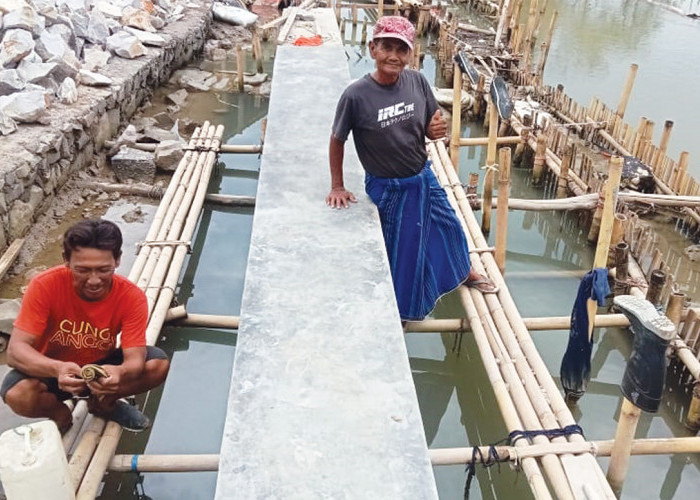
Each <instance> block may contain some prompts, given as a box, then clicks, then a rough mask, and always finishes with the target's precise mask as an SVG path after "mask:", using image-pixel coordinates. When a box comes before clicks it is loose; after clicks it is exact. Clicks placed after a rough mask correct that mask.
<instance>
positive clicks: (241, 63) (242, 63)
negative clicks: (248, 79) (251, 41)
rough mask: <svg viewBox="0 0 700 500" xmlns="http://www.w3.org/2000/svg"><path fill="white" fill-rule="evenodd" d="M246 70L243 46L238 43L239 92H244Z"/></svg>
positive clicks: (237, 78) (237, 70) (237, 69)
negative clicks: (244, 73)
mask: <svg viewBox="0 0 700 500" xmlns="http://www.w3.org/2000/svg"><path fill="white" fill-rule="evenodd" d="M244 71H245V59H244V58H243V47H241V46H240V45H236V72H237V74H236V87H237V88H238V91H239V92H243V72H244Z"/></svg>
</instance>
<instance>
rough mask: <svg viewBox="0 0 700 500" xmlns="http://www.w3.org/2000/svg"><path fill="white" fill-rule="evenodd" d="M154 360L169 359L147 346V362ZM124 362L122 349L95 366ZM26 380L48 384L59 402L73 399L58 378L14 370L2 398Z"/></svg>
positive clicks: (0, 393) (0, 394)
mask: <svg viewBox="0 0 700 500" xmlns="http://www.w3.org/2000/svg"><path fill="white" fill-rule="evenodd" d="M152 359H168V355H167V354H165V351H163V349H161V348H159V347H154V346H150V345H149V346H146V361H150V360H152ZM123 362H124V353H123V352H122V350H121V349H117V350H116V351H114V352H113V353H112V354H110V355H109V356H107V357H106V358H104V359H102V360H100V361H96V362H95V364H98V365H121V364H122V363H123ZM25 378H37V379H38V380H41V381H42V382H43V383H45V384H46V387H48V388H49V392H50V393H52V394H55V395H56V397H57V398H58V400H59V401H65V400H66V399H70V398H72V397H73V394H71V393H70V392H65V391H62V390H61V389H59V388H58V379H56V378H51V377H31V376H30V375H27V374H26V373H22V372H21V371H19V370H15V369H12V370H10V371H9V372H8V373H7V375H5V378H4V379H3V380H2V386H0V397H1V398H2V400H3V401H5V395H6V394H7V391H9V390H10V389H12V388H13V387H14V386H15V385H16V384H17V382H19V381H21V380H24V379H25Z"/></svg>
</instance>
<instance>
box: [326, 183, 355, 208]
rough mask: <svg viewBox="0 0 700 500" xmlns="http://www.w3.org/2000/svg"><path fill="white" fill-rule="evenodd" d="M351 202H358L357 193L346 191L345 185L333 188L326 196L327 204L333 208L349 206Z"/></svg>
mask: <svg viewBox="0 0 700 500" xmlns="http://www.w3.org/2000/svg"><path fill="white" fill-rule="evenodd" d="M350 203H357V199H356V198H355V195H354V194H352V193H351V192H350V191H346V189H345V188H344V187H339V188H333V189H331V192H330V193H329V194H328V196H326V205H328V206H329V207H331V208H341V207H343V208H348V207H349V206H350Z"/></svg>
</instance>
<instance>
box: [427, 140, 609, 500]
mask: <svg viewBox="0 0 700 500" xmlns="http://www.w3.org/2000/svg"><path fill="white" fill-rule="evenodd" d="M437 147H438V151H439V153H440V156H441V157H443V158H445V160H446V161H443V165H445V168H446V169H447V173H448V176H449V179H450V183H452V182H453V180H454V179H455V178H457V177H456V173H455V172H454V168H453V167H452V166H451V165H450V164H449V157H448V155H447V152H446V150H445V147H444V145H443V144H440V143H438V144H437ZM457 179H458V178H457ZM452 190H453V191H455V192H456V193H458V203H459V207H460V211H461V213H462V214H464V220H465V222H466V224H467V226H468V228H469V232H468V242H469V244H470V245H474V246H477V247H480V246H486V241H485V238H484V235H483V234H482V232H481V231H480V230H479V228H478V223H477V221H476V218H475V217H474V215H473V213H472V210H471V208H470V206H469V203H468V200H467V198H466V195H465V194H464V189H463V187H462V185H461V184H459V183H458V184H452ZM482 262H483V266H484V267H485V268H486V271H487V272H488V275H489V276H490V277H491V279H492V280H493V281H494V283H495V284H496V285H497V286H498V287H499V288H500V291H499V292H498V295H497V296H495V295H487V296H486V297H485V300H486V301H487V302H488V303H489V305H490V306H491V307H493V309H495V310H497V311H499V316H500V315H501V314H502V315H505V317H506V318H507V322H508V323H509V325H510V326H509V327H508V328H504V331H509V330H511V328H512V331H513V333H514V334H515V339H514V344H513V343H511V344H510V346H511V347H513V348H517V349H521V350H522V352H523V354H524V355H525V357H526V358H527V364H529V365H530V368H529V369H530V370H531V374H532V373H534V375H535V377H536V379H537V382H538V383H539V386H540V388H541V390H543V391H544V393H545V394H546V398H547V401H548V403H549V405H550V406H551V408H552V411H553V412H554V415H555V416H556V420H557V421H558V423H559V425H560V426H562V427H564V426H567V425H573V424H575V420H574V418H573V416H572V415H571V411H570V410H569V408H568V407H567V405H566V403H565V402H564V399H563V397H562V395H561V393H560V392H559V389H558V387H557V386H556V384H555V382H554V380H553V379H552V377H551V375H550V374H549V369H548V367H547V365H546V364H545V363H544V361H543V360H542V358H541V356H540V354H539V352H538V350H537V347H536V346H535V344H534V342H533V341H532V338H531V337H530V335H529V333H528V331H527V329H526V327H525V324H524V322H523V320H522V318H521V317H520V315H519V313H518V311H517V307H516V306H515V303H514V301H513V298H512V297H511V295H510V293H509V291H508V289H507V286H506V283H505V281H504V280H503V277H502V276H501V274H500V273H499V271H498V266H497V265H496V263H495V260H494V258H493V256H492V255H491V254H488V253H486V254H483V255H482V256H481V260H480V261H477V262H476V263H475V264H478V267H477V271H479V270H480V269H479V267H480V266H481V263H482ZM501 324H502V322H501ZM499 328H500V326H499ZM511 359H515V357H514V356H511ZM516 365H517V363H516ZM518 368H521V367H518ZM522 368H524V367H522ZM519 373H520V372H519ZM523 376H526V373H525V372H523ZM568 440H570V441H573V442H581V441H583V437H582V436H580V435H571V436H569V437H568ZM584 459H585V460H586V462H585V463H584V464H582V465H583V466H584V467H590V470H591V471H592V472H593V473H594V474H595V477H596V478H597V479H598V481H597V484H598V485H599V487H600V491H601V494H602V495H603V496H605V497H606V498H613V497H614V495H613V494H612V491H610V490H609V487H608V486H607V484H605V480H604V475H603V473H602V470H600V468H599V466H598V465H597V464H596V463H595V460H594V459H593V457H592V456H590V455H586V456H584Z"/></svg>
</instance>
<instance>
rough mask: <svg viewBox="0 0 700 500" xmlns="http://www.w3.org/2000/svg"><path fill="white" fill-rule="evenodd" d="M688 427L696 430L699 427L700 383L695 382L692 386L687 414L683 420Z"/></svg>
mask: <svg viewBox="0 0 700 500" xmlns="http://www.w3.org/2000/svg"><path fill="white" fill-rule="evenodd" d="M683 423H684V424H685V426H686V427H687V428H688V429H691V430H694V431H697V430H698V429H700V383H698V382H696V383H695V386H693V397H692V399H691V400H690V406H689V407H688V414H687V415H686V417H685V422H683Z"/></svg>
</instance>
